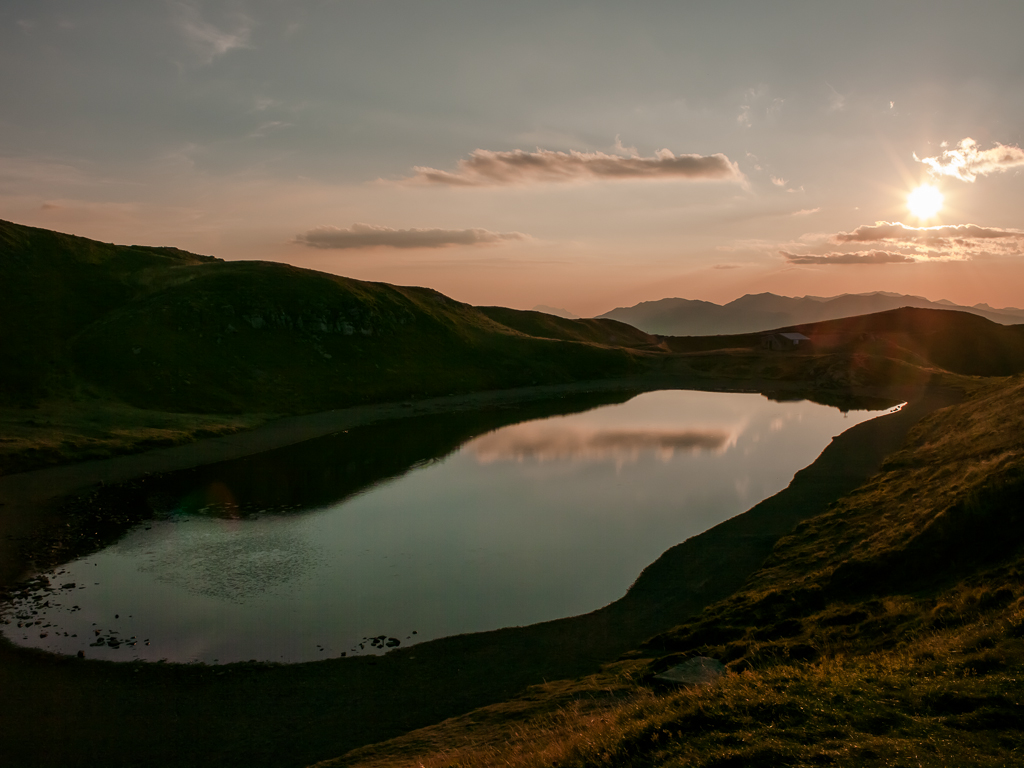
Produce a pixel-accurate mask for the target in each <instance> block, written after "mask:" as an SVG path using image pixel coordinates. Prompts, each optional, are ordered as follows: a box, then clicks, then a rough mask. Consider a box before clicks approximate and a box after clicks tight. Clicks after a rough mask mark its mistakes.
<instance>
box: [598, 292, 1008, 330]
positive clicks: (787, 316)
mask: <svg viewBox="0 0 1024 768" xmlns="http://www.w3.org/2000/svg"><path fill="white" fill-rule="evenodd" d="M900 307H917V308H921V309H956V310H960V311H962V312H970V313H972V314H975V315H979V316H981V317H984V318H986V319H988V320H992V321H993V322H996V323H999V324H1001V325H1016V324H1019V323H1024V309H1017V308H1015V307H1007V308H1004V309H996V308H994V307H990V306H989V305H988V304H975V305H974V306H973V307H964V306H961V305H959V304H954V303H953V302H951V301H947V300H946V299H941V300H939V301H930V300H929V299H926V298H923V297H921V296H906V295H904V294H899V293H887V292H884V291H876V292H875V293H844V294H842V295H841V296H803V297H790V296H777V295H775V294H774V293H757V294H751V293H748V294H747V295H746V296H741V297H740V298H738V299H736V300H735V301H730V302H729V303H728V304H724V305H723V304H714V303H713V302H710V301H699V300H693V299H661V300H659V301H644V302H641V303H640V304H637V305H636V306H633V307H618V308H617V309H613V310H612V311H611V312H605V313H604V314H603V315H598V317H599V318H608V319H612V320H618V321H620V322H623V323H628V324H629V325H632V326H633V327H635V328H639V329H640V330H642V331H646V332H647V333H657V334H660V335H663V336H715V335H720V334H731V333H753V332H756V331H764V330H770V329H774V328H785V327H788V326H792V325H800V324H802V323H816V322H820V321H822V320H836V319H839V318H842V317H853V316H854V315H866V314H870V313H872V312H885V311H887V310H890V309H898V308H900Z"/></svg>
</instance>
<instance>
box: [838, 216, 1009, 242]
mask: <svg viewBox="0 0 1024 768" xmlns="http://www.w3.org/2000/svg"><path fill="white" fill-rule="evenodd" d="M1022 237H1024V232H1021V231H1020V230H1016V229H1000V228H998V227H979V226H978V225H977V224H947V225H942V226H937V227H908V226H907V225H906V224H902V223H900V222H898V221H892V222H889V221H876V222H875V223H874V224H865V225H862V226H860V227H857V228H856V229H855V230H853V232H840V233H839V234H836V235H832V237H831V240H832V242H834V243H873V242H878V241H880V240H895V241H902V242H923V243H933V242H941V241H943V240H995V239H1014V240H1019V239H1020V238H1022Z"/></svg>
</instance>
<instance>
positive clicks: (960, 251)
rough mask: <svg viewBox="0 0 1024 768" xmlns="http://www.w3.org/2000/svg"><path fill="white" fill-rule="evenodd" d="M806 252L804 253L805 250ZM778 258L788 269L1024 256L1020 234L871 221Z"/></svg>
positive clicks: (966, 226) (817, 238)
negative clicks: (791, 266) (852, 247)
mask: <svg viewBox="0 0 1024 768" xmlns="http://www.w3.org/2000/svg"><path fill="white" fill-rule="evenodd" d="M866 243H879V244H882V248H879V249H874V250H866V251H864V250H862V251H844V250H836V246H840V247H842V246H849V245H860V244H866ZM804 248H806V250H804ZM789 249H790V250H780V251H779V254H780V255H781V256H782V257H784V258H785V259H786V261H788V262H789V263H790V264H899V263H910V262H916V261H969V260H971V259H975V258H978V257H980V256H993V255H997V256H1013V255H1020V254H1024V231H1021V230H1017V229H1001V228H999V227H981V226H978V225H977V224H945V225H941V226H935V227H910V226H907V225H906V224H903V223H901V222H898V221H876V222H875V223H874V224H864V225H862V226H859V227H857V228H856V229H854V230H853V231H852V232H838V233H836V234H834V235H819V236H815V237H806V238H803V242H801V243H800V247H797V245H796V244H795V243H794V244H790V245H789Z"/></svg>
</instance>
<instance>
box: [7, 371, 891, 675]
mask: <svg viewBox="0 0 1024 768" xmlns="http://www.w3.org/2000/svg"><path fill="white" fill-rule="evenodd" d="M626 398H627V396H626V395H603V396H593V397H591V398H590V399H589V400H588V399H582V400H566V401H560V402H557V403H549V404H539V405H532V406H523V407H519V408H508V409H495V410H492V411H487V412H475V413H453V414H446V415H443V416H429V417H426V416H424V417H415V416H414V417H411V418H408V419H403V420H400V421H395V422H389V423H385V424H380V425H374V426H370V427H363V428H360V429H353V430H350V431H349V432H346V433H341V434H337V435H333V436H330V437H327V438H321V439H319V440H314V441H310V442H308V443H304V444H302V445H298V446H293V447H290V448H285V449H281V450H278V451H272V452H269V453H267V454H262V455H260V456H256V457H252V458H248V459H243V460H238V461H232V462H225V463H223V464H219V465H214V466H212V467H205V468H201V469H198V470H194V471H191V472H185V473H178V474H176V475H173V476H170V477H168V478H166V479H161V480H159V481H157V482H155V483H154V484H153V487H152V489H151V491H150V492H149V498H148V502H149V504H150V506H151V507H152V508H153V510H154V517H153V519H152V520H149V521H147V522H145V523H143V524H140V525H138V526H136V527H135V528H133V529H132V530H130V531H128V532H127V534H126V535H125V536H124V537H123V538H122V539H121V540H119V541H118V542H117V543H116V544H114V545H112V546H110V547H108V548H106V549H104V550H102V551H100V552H97V553H94V554H91V555H89V556H86V557H83V558H81V559H79V560H76V561H73V562H71V563H68V564H66V565H64V566H62V567H61V568H59V569H56V570H55V571H53V572H50V573H49V574H47V576H48V577H49V579H50V583H51V589H49V590H47V591H40V592H39V593H38V594H37V595H35V596H34V597H29V598H24V599H20V600H18V601H15V602H14V603H12V604H11V605H9V606H8V607H7V609H6V610H5V612H4V615H3V617H2V618H3V620H4V621H5V622H6V624H5V625H3V627H2V628H3V631H4V633H5V634H6V635H7V636H8V637H9V638H10V639H11V640H12V641H14V642H15V643H18V644H20V645H30V646H35V647H39V648H44V649H47V650H51V651H55V652H59V653H69V654H74V653H77V652H78V651H84V652H85V654H86V656H88V657H95V658H105V659H114V660H132V659H143V660H151V661H156V660H160V659H167V660H169V661H185V662H187V661H202V662H207V663H213V662H219V663H227V662H232V661H241V660H249V659H258V660H266V661H287V662H297V661H310V660H316V659H322V658H326V657H331V656H340V655H343V654H345V655H349V656H351V655H354V654H367V653H381V652H384V651H386V650H388V649H390V648H392V647H396V646H397V645H399V644H400V645H403V646H404V645H408V644H410V643H415V642H418V641H423V640H429V639H433V638H437V637H443V636H447V635H453V634H460V633H465V632H479V631H484V630H490V629H497V628H500V627H506V626H516V625H525V624H532V623H535V622H539V621H545V620H549V619H556V618H561V617H565V616H572V615H577V614H580V613H585V612H588V611H592V610H595V609H597V608H600V607H602V606H604V605H606V604H608V603H609V602H612V601H614V600H616V599H618V598H619V597H621V596H622V595H623V594H625V592H626V590H627V589H628V588H629V586H630V585H631V584H632V582H633V581H634V580H635V579H636V577H637V576H638V575H639V574H640V572H641V571H642V570H643V568H644V567H645V566H647V565H648V564H650V563H651V562H653V561H654V560H656V559H657V558H658V556H659V555H661V554H662V552H664V551H665V550H666V549H668V548H669V547H671V546H673V545H674V544H677V543H679V542H681V541H683V540H685V539H687V538H689V537H691V536H694V535H696V534H698V533H701V532H702V531H705V530H707V529H708V528H711V527H712V526H714V525H716V524H717V523H719V522H721V521H723V520H726V519H728V518H730V517H732V516H734V515H737V514H739V513H741V512H744V511H745V510H747V509H749V508H750V507H751V506H753V505H754V504H756V503H757V502H759V501H760V500H762V499H764V498H766V497H768V496H771V495H772V494H774V493H776V492H778V491H779V490H781V489H782V488H784V487H785V486H786V485H787V484H788V483H789V481H790V480H791V479H792V477H793V474H794V473H795V472H796V471H797V470H799V469H801V468H803V467H805V466H807V465H808V464H810V463H811V462H813V461H814V459H815V458H816V457H817V456H818V454H819V453H820V452H821V451H822V450H823V449H824V448H825V446H826V445H827V444H828V443H829V441H830V439H831V438H832V437H833V436H835V435H837V434H839V433H840V432H842V431H844V430H846V429H848V428H849V427H852V426H853V425H854V424H856V423H858V422H861V421H864V420H866V419H869V418H873V417H874V416H877V415H878V414H879V412H878V411H850V412H847V413H843V412H840V411H839V410H837V409H835V408H830V407H826V406H823V405H818V404H816V403H812V402H807V401H799V402H775V401H772V400H769V399H767V398H765V397H763V396H761V395H754V394H736V393H719V392H694V391H680V390H670V391H660V392H649V393H645V394H641V395H638V396H635V397H632V398H631V399H628V400H627V401H626V402H619V403H612V404H607V401H608V400H609V399H619V400H624V399H626ZM595 406H596V407H595ZM574 410H575V411H577V412H573V413H564V412H565V411H574ZM559 411H561V412H563V413H562V414H561V415H552V414H558V412H559ZM523 419H526V420H523ZM517 421H518V422H519V423H509V422H517ZM19 625H20V626H19Z"/></svg>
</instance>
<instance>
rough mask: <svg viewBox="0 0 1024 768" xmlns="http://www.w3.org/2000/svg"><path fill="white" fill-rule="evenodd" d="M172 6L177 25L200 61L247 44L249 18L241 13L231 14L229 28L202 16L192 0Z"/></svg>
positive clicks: (248, 38)
mask: <svg viewBox="0 0 1024 768" xmlns="http://www.w3.org/2000/svg"><path fill="white" fill-rule="evenodd" d="M174 8H175V22H176V23H177V25H178V28H179V29H180V30H181V31H182V33H183V34H184V35H185V38H186V39H187V40H188V42H189V44H190V45H191V46H192V47H193V48H194V49H195V50H196V51H197V53H198V54H199V56H200V57H201V58H202V60H203V61H204V63H206V64H209V63H210V62H211V61H213V60H214V59H215V58H217V57H218V56H223V55H224V54H225V53H227V52H228V51H231V50H234V49H236V48H249V47H251V43H250V33H251V32H252V20H251V19H250V18H249V17H248V16H246V15H245V14H241V13H236V14H234V15H233V17H232V23H231V25H230V28H228V29H222V28H220V27H218V26H216V25H214V24H211V23H210V22H208V21H206V20H204V19H203V18H202V14H201V13H200V10H199V8H198V7H197V6H196V5H194V4H192V3H177V4H175V6H174Z"/></svg>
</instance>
